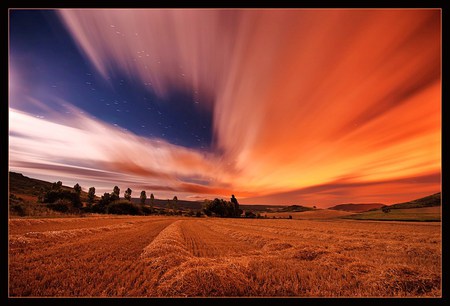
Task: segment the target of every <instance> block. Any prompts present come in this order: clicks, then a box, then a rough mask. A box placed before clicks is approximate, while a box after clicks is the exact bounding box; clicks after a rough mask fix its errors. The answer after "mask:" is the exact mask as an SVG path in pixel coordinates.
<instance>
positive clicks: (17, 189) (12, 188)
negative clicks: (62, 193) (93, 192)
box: [9, 172, 87, 201]
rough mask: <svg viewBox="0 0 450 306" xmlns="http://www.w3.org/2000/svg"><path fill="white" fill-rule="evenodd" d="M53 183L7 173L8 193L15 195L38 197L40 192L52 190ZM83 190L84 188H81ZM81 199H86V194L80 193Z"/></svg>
mask: <svg viewBox="0 0 450 306" xmlns="http://www.w3.org/2000/svg"><path fill="white" fill-rule="evenodd" d="M52 185H53V182H52V183H50V182H46V181H41V180H38V179H34V178H29V177H27V176H24V175H23V174H21V173H16V172H9V192H10V193H12V194H15V195H28V196H32V197H36V199H37V197H38V196H39V193H40V190H41V189H43V190H49V189H51V188H52ZM81 187H82V188H83V189H85V188H86V187H83V186H81ZM62 189H65V190H73V187H68V186H64V185H63V186H62ZM81 198H82V200H83V201H84V200H85V199H87V192H85V191H84V190H83V191H81Z"/></svg>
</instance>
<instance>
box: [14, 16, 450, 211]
mask: <svg viewBox="0 0 450 306" xmlns="http://www.w3.org/2000/svg"><path fill="white" fill-rule="evenodd" d="M441 56H442V55H441V11H440V10H439V9H56V10H22V9H20V10H19V9H12V10H10V11H9V169H10V171H14V172H20V173H23V174H24V175H27V176H30V177H33V178H39V179H44V180H47V181H51V182H54V181H58V180H61V181H62V182H63V184H64V185H67V186H73V185H74V184H75V183H79V184H80V185H81V186H82V188H83V190H85V191H86V190H87V189H88V188H89V187H91V186H94V187H95V188H96V192H97V195H101V194H103V193H104V192H111V191H112V189H113V187H114V186H115V185H118V186H119V187H120V188H121V190H125V189H126V188H128V187H130V188H131V189H132V190H133V194H132V196H138V195H139V194H140V191H141V190H145V191H146V192H147V194H149V193H153V194H154V195H155V197H156V198H161V199H165V198H173V196H175V195H176V196H177V197H178V199H186V200H203V199H213V198H215V197H219V198H224V199H227V198H229V197H230V196H231V194H234V195H236V197H237V198H238V200H239V202H240V203H242V204H280V205H286V204H288V205H292V204H301V205H311V206H312V205H315V206H317V207H324V208H325V207H329V206H332V205H335V204H341V203H384V204H392V203H397V202H402V201H409V200H413V199H416V198H419V197H422V196H427V195H430V194H432V193H436V192H439V191H441V145H442V143H441V138H442V137H441V106H442V101H441V86H442V85H441Z"/></svg>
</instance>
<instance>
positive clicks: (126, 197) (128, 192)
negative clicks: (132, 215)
mask: <svg viewBox="0 0 450 306" xmlns="http://www.w3.org/2000/svg"><path fill="white" fill-rule="evenodd" d="M131 192H132V190H131V189H130V188H127V190H125V193H124V197H125V199H126V200H128V201H131Z"/></svg>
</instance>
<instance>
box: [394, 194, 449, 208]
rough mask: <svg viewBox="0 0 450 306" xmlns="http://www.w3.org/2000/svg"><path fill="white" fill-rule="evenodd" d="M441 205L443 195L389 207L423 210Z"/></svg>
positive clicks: (433, 195)
mask: <svg viewBox="0 0 450 306" xmlns="http://www.w3.org/2000/svg"><path fill="white" fill-rule="evenodd" d="M440 205H441V193H440V192H438V193H435V194H432V195H429V196H426V197H423V198H420V199H416V200H412V201H409V202H403V203H397V204H392V205H389V208H390V209H408V208H422V207H433V206H440Z"/></svg>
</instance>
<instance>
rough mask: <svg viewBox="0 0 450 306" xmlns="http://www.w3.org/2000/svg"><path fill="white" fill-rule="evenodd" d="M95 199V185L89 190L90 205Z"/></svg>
mask: <svg viewBox="0 0 450 306" xmlns="http://www.w3.org/2000/svg"><path fill="white" fill-rule="evenodd" d="M94 200H95V187H90V188H89V191H88V205H89V206H91V205H92V204H94Z"/></svg>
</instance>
